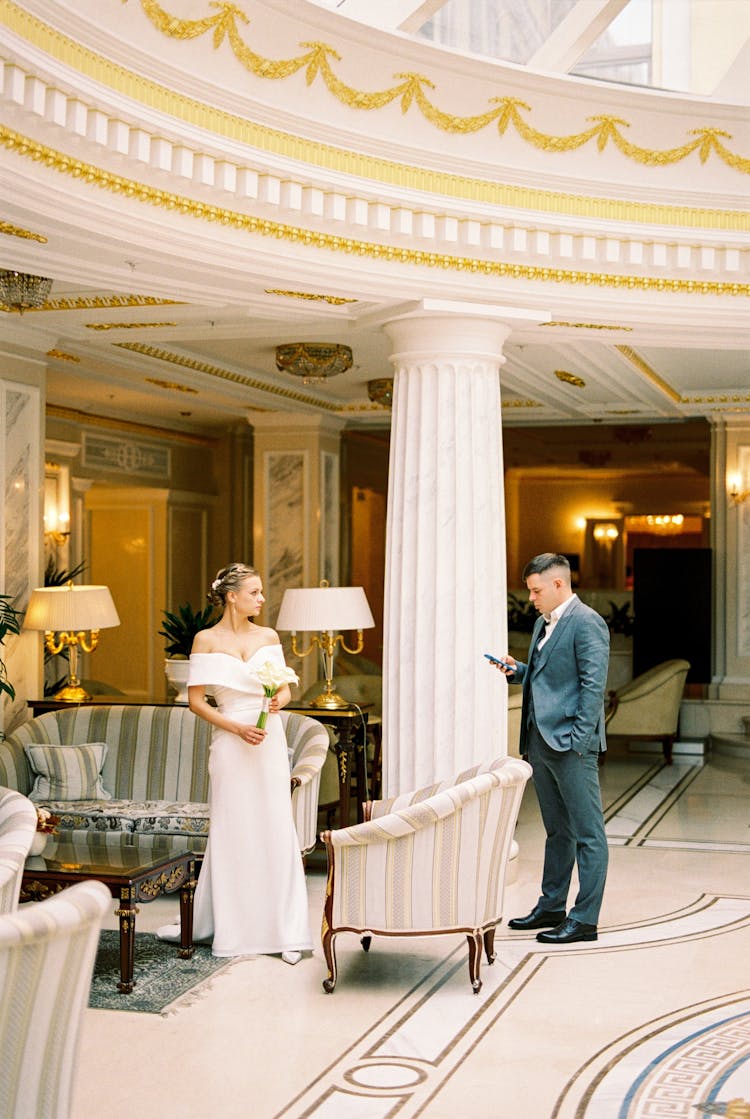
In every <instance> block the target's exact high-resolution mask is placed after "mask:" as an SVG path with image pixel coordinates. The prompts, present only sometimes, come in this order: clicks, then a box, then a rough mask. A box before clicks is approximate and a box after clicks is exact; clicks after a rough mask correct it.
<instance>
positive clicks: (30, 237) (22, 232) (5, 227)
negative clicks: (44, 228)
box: [0, 221, 47, 245]
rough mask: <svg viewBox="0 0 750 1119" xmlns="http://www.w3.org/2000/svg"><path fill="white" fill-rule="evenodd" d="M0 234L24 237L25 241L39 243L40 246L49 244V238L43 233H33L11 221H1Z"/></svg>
mask: <svg viewBox="0 0 750 1119" xmlns="http://www.w3.org/2000/svg"><path fill="white" fill-rule="evenodd" d="M0 233H5V234H6V235H7V236H8V237H22V238H23V239H24V240H25V241H38V242H39V244H40V245H46V244H47V238H46V237H45V236H44V235H43V234H42V233H32V231H31V230H30V229H23V228H22V227H21V226H20V225H13V223H12V222H9V221H0Z"/></svg>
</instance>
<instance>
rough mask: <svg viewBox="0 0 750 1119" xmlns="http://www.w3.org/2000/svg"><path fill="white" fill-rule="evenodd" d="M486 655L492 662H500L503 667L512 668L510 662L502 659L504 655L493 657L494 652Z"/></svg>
mask: <svg viewBox="0 0 750 1119" xmlns="http://www.w3.org/2000/svg"><path fill="white" fill-rule="evenodd" d="M484 655H485V656H486V658H487V660H488V661H489V662H490V664H499V665H501V666H502V667H503V668H510V665H509V664H508V662H507V661H504V660H503V659H502V657H493V655H492V653H485V654H484Z"/></svg>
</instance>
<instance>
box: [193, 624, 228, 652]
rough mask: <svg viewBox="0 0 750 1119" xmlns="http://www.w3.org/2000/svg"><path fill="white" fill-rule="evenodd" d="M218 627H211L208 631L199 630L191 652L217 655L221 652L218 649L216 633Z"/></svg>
mask: <svg viewBox="0 0 750 1119" xmlns="http://www.w3.org/2000/svg"><path fill="white" fill-rule="evenodd" d="M215 629H216V626H209V628H208V629H202V630H199V631H198V633H196V635H195V637H194V638H193V645H192V649H191V652H193V653H215V652H217V651H218V652H221V650H220V649H219V648H218V645H219V643H218V642H217V639H216V638H217V635H216V634H215V633H214V630H215Z"/></svg>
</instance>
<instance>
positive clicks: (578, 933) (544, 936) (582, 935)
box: [536, 917, 599, 944]
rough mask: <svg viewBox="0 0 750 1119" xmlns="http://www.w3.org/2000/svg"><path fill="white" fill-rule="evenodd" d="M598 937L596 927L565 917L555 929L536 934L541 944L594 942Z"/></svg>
mask: <svg viewBox="0 0 750 1119" xmlns="http://www.w3.org/2000/svg"><path fill="white" fill-rule="evenodd" d="M598 936H599V934H598V932H597V931H596V925H584V924H583V923H582V922H581V921H576V919H575V918H574V917H566V918H565V920H564V921H563V923H562V924H561V925H558V926H557V928H556V929H550V930H549V932H540V933H537V934H536V938H537V940H539V941H541V943H542V944H575V943H576V941H578V940H596V939H597V937H598Z"/></svg>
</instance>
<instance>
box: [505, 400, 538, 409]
mask: <svg viewBox="0 0 750 1119" xmlns="http://www.w3.org/2000/svg"><path fill="white" fill-rule="evenodd" d="M501 407H503V408H541V407H542V405H541V403H540V402H539V401H538V400H502V401H501Z"/></svg>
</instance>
